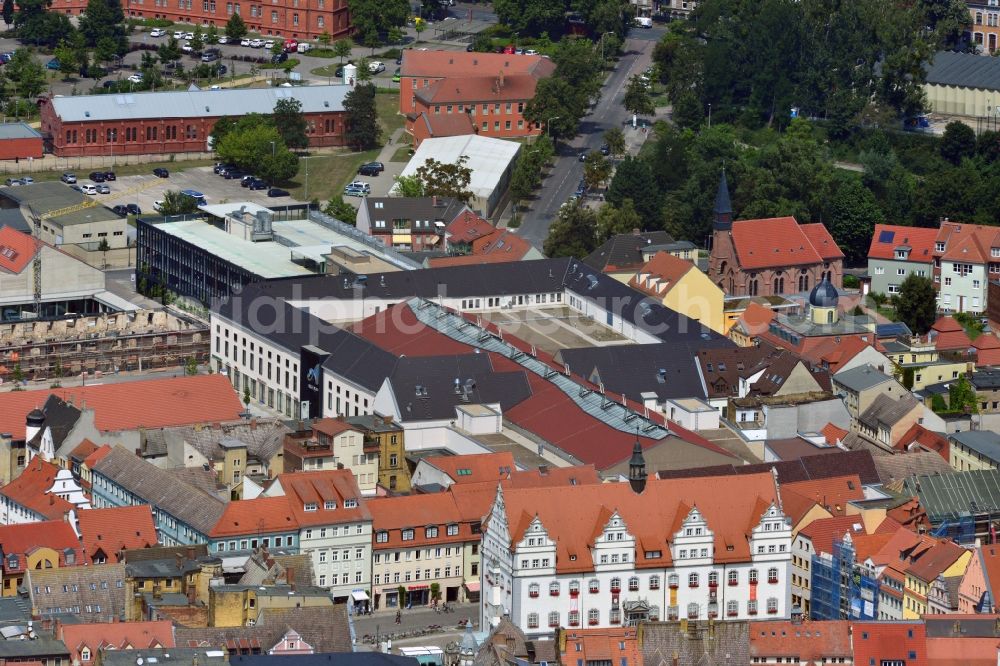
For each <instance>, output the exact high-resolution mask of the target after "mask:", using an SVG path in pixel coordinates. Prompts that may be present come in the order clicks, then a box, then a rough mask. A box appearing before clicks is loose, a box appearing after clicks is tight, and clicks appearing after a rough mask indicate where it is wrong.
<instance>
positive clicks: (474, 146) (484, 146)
mask: <svg viewBox="0 0 1000 666" xmlns="http://www.w3.org/2000/svg"><path fill="white" fill-rule="evenodd" d="M520 149H521V144H519V143H517V142H516V141H505V140H503V139H494V138H493V137H488V136H478V135H475V134H468V135H463V136H446V137H437V138H431V139H424V140H423V141H421V142H420V147H419V148H417V152H415V153H414V154H413V157H411V158H410V161H409V162H408V163H407V165H406V167H405V168H404V169H403V173H402V174H400V176H401V177H402V176H413V175H415V174H416V173H417V169H419V168H420V167H422V166H424V164H425V163H426V162H427V160H429V159H431V158H434V159H435V160H437V161H438V162H441V163H443V164H455V163H457V162H458V160H459V158H461V157H467V158H468V161H467V162H466V163H465V166H467V167H468V168H470V169H472V179H471V180H470V181H469V191H471V192H472V193H473V194H474V195H475V196H477V197H480V198H483V199H488V198H489V197H490V195H492V194H493V191H494V190H495V189H496V187H497V185H499V183H500V181H501V179H502V178H503V175H504V173H505V172H506V170H507V167H508V166H509V165H510V163H511V161H512V160H513V159H514V158H515V157H516V156H517V151H519V150H520Z"/></svg>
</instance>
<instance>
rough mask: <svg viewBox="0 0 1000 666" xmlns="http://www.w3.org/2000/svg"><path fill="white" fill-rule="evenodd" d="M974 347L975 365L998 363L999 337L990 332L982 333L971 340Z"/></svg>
mask: <svg viewBox="0 0 1000 666" xmlns="http://www.w3.org/2000/svg"><path fill="white" fill-rule="evenodd" d="M972 346H973V347H975V348H976V365H977V366H994V365H1000V339H998V338H997V336H995V335H994V334H992V333H983V334H982V335H980V336H979V337H977V338H976V339H975V340H973V341H972Z"/></svg>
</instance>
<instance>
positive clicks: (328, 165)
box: [287, 148, 379, 203]
mask: <svg viewBox="0 0 1000 666" xmlns="http://www.w3.org/2000/svg"><path fill="white" fill-rule="evenodd" d="M378 153H379V151H378V149H377V148H376V149H373V150H369V151H366V152H363V153H339V154H336V155H317V156H316V157H310V158H309V159H304V160H299V173H298V174H297V175H296V176H295V178H294V180H292V182H290V183H289V184H288V188H287V189H288V191H289V192H291V194H292V197H294V198H296V199H299V200H301V201H306V200H307V199H306V192H305V183H306V169H307V168H308V169H309V199H308V200H309V201H312V200H313V199H318V200H319V201H320V202H321V203H326V201H327V200H329V199H330V197H331V196H333V195H334V194H343V192H344V186H345V185H347V184H348V183H349V182H351V181H352V180H354V178H355V176H357V174H358V167H359V166H361V165H362V164H364V163H365V162H371V161H372V160H374V159H375V158H376V157H378Z"/></svg>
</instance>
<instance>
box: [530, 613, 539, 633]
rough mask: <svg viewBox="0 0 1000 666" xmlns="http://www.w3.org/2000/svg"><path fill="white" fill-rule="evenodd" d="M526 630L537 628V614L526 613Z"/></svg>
mask: <svg viewBox="0 0 1000 666" xmlns="http://www.w3.org/2000/svg"><path fill="white" fill-rule="evenodd" d="M528 628H529V629H537V628H538V613H528Z"/></svg>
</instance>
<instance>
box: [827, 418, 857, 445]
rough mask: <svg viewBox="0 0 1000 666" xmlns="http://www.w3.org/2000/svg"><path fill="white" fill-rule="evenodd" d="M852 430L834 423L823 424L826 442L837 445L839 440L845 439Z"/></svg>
mask: <svg viewBox="0 0 1000 666" xmlns="http://www.w3.org/2000/svg"><path fill="white" fill-rule="evenodd" d="M849 432H850V431H848V430H844V429H843V428H841V427H839V426H836V425H834V424H832V423H827V424H826V425H825V426H823V430H822V433H823V437H825V438H826V443H827V444H830V445H833V446H836V444H837V442H840V441H843V439H844V438H845V437H847V434H848V433H849Z"/></svg>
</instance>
